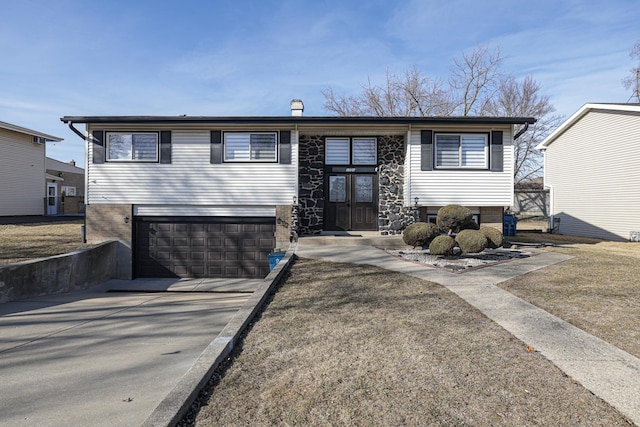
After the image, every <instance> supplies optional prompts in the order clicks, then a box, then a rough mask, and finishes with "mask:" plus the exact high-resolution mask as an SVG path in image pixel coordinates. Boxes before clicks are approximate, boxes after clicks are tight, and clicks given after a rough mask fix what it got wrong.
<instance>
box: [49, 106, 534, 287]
mask: <svg viewBox="0 0 640 427" xmlns="http://www.w3.org/2000/svg"><path fill="white" fill-rule="evenodd" d="M61 120H62V121H63V122H65V123H67V124H68V125H69V126H70V127H71V129H72V130H74V131H76V133H78V135H79V136H81V137H82V138H83V139H86V143H87V159H86V165H87V166H86V179H87V200H86V234H87V239H88V241H89V242H90V243H91V242H97V241H101V240H105V239H118V240H120V241H121V242H122V244H123V248H124V252H125V254H126V255H125V256H124V257H123V258H122V262H120V264H119V265H120V269H121V271H120V273H119V274H120V275H121V276H122V277H129V278H131V277H162V276H170V277H176V276H179V277H264V276H265V275H266V274H267V273H268V271H269V265H268V261H267V255H268V253H269V252H271V251H273V250H274V249H278V248H279V249H286V248H287V247H288V245H289V242H290V239H291V238H292V236H293V237H294V238H295V236H296V235H315V234H320V233H323V232H332V231H338V230H347V231H360V230H371V231H377V232H379V233H380V234H382V235H388V234H400V233H401V232H402V230H403V229H404V228H405V227H406V226H407V225H408V224H410V223H411V222H413V221H414V220H415V219H416V217H418V216H420V217H421V219H422V220H425V221H426V220H429V219H430V218H431V217H433V216H435V214H436V213H437V211H438V209H439V208H440V207H441V206H444V205H447V204H451V203H456V204H461V205H464V206H467V207H469V208H470V209H472V210H473V212H474V213H475V214H476V217H477V219H478V221H479V222H480V223H482V224H483V225H490V226H494V227H496V228H498V229H502V216H503V208H504V207H505V206H510V205H512V203H513V140H514V138H515V137H517V135H514V126H515V125H524V126H525V129H526V125H528V124H530V123H534V122H535V119H533V118H527V117H525V118H519V117H516V118H514V117H506V118H505V117H386V118H385V117H307V116H303V115H302V103H301V102H300V101H298V100H294V101H293V102H292V115H291V116H284V117H200V116H169V117H167V116H163V117H157V116H154V117H149V116H136V117H130V116H126V117H122V116H111V117H63V118H62V119H61ZM75 125H84V126H85V129H84V132H81V131H80V130H78V128H76V127H75ZM523 130H524V129H523Z"/></svg>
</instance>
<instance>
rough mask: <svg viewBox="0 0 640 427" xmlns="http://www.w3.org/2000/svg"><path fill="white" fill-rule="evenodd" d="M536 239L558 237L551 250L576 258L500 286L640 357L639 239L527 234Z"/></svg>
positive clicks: (547, 239) (533, 239)
mask: <svg viewBox="0 0 640 427" xmlns="http://www.w3.org/2000/svg"><path fill="white" fill-rule="evenodd" d="M520 237H521V236H520V235H518V239H517V240H518V241H522V239H521V238H520ZM536 239H538V240H539V241H550V240H551V241H554V242H555V243H558V244H560V245H561V246H560V247H554V248H548V250H552V251H557V252H562V253H566V254H569V255H573V256H574V257H575V258H573V259H572V260H569V261H566V262H563V263H561V264H557V265H554V266H551V267H548V268H545V269H542V270H538V271H536V272H533V273H529V274H527V275H524V276H520V277H516V278H514V279H512V280H509V281H507V282H504V283H502V284H500V287H502V288H503V289H506V290H508V291H510V292H512V293H514V294H515V295H517V296H519V297H520V298H523V299H525V300H527V301H529V302H531V303H532V304H534V305H536V306H538V307H540V308H542V309H544V310H546V311H548V312H550V313H552V314H554V315H556V316H558V317H560V318H562V319H564V320H566V321H567V322H569V323H572V324H574V325H575V326H577V327H579V328H581V329H583V330H585V331H587V332H589V333H590V334H592V335H595V336H597V337H599V338H601V339H603V340H605V341H607V342H609V343H611V344H613V345H615V346H616V347H619V348H621V349H623V350H625V351H627V352H629V353H631V354H633V355H634V356H636V357H640V326H639V325H640V277H639V276H638V273H639V272H640V243H636V242H610V241H603V240H598V239H587V238H580V237H570V236H562V235H549V234H547V235H537V236H536V235H533V234H532V235H529V236H528V238H527V240H529V241H535V240H536ZM514 240H515V239H514Z"/></svg>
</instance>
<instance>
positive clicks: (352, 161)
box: [324, 136, 378, 166]
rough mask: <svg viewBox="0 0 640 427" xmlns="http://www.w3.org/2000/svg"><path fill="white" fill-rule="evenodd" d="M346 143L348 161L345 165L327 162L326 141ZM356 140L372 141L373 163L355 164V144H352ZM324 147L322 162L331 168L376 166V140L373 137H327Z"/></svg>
mask: <svg viewBox="0 0 640 427" xmlns="http://www.w3.org/2000/svg"><path fill="white" fill-rule="evenodd" d="M345 140H346V141H347V144H348V159H347V162H346V163H334V162H331V163H330V162H328V161H327V159H328V158H329V156H328V155H327V141H345ZM356 140H363V141H371V140H373V142H374V144H375V148H374V161H373V162H372V163H363V162H356V161H355V158H356V156H355V155H354V147H355V144H354V142H355V141H356ZM324 141H325V147H324V162H325V164H326V165H331V166H336V165H341V166H342V165H346V166H348V165H354V166H375V165H377V164H378V138H374V137H346V136H345V137H331V138H330V137H327V138H325V140H324Z"/></svg>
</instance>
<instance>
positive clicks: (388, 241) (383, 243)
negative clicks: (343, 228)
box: [299, 232, 411, 249]
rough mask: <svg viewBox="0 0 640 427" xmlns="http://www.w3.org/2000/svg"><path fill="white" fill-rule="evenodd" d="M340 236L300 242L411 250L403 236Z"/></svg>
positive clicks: (363, 233) (311, 237)
mask: <svg viewBox="0 0 640 427" xmlns="http://www.w3.org/2000/svg"><path fill="white" fill-rule="evenodd" d="M350 233H352V234H349V233H340V234H331V235H327V234H323V235H320V236H300V237H299V241H300V242H304V244H305V245H346V246H374V247H377V248H395V249H398V248H411V246H407V245H406V244H405V243H404V242H403V241H402V236H380V235H379V234H378V233H377V232H375V234H374V233H373V232H360V233H359V232H350Z"/></svg>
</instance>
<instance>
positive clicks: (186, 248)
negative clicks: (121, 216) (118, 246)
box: [135, 219, 275, 278]
mask: <svg viewBox="0 0 640 427" xmlns="http://www.w3.org/2000/svg"><path fill="white" fill-rule="evenodd" d="M245 221H246V219H245V220H244V221H238V222H237V223H228V222H219V223H216V222H202V223H191V222H179V221H176V222H171V221H170V219H167V220H164V221H162V222H153V221H152V220H138V221H137V222H136V240H135V244H136V247H135V254H136V275H137V276H138V277H240V278H242V277H246V278H261V277H264V276H266V275H267V274H268V273H269V262H268V256H267V255H268V253H269V252H271V251H272V250H273V248H274V246H275V237H274V233H275V220H274V221H273V222H269V223H264V220H261V221H259V222H256V223H246V222H245Z"/></svg>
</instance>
